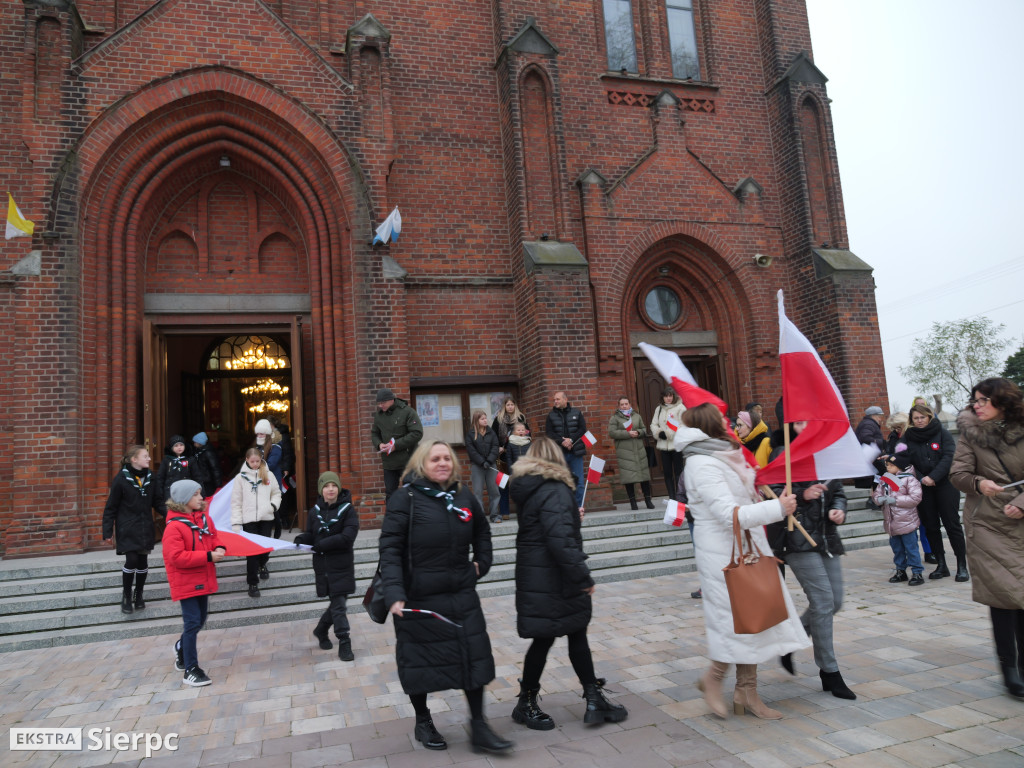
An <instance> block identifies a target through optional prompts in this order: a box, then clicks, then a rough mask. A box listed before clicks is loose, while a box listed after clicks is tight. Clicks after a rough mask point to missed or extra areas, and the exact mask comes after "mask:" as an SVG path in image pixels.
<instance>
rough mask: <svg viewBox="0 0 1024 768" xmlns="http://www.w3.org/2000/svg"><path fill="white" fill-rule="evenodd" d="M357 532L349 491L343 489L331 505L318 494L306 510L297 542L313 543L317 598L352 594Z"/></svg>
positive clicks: (356, 514) (354, 587) (355, 514)
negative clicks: (353, 547)
mask: <svg viewBox="0 0 1024 768" xmlns="http://www.w3.org/2000/svg"><path fill="white" fill-rule="evenodd" d="M358 535H359V513H358V512H356V508H355V507H353V506H352V494H351V493H349V490H348V488H342V489H341V492H340V493H339V494H338V498H337V500H336V501H335V502H334V503H333V504H328V503H327V502H326V501H324V497H323V496H320V497H319V498H317V500H316V506H314V507H313V508H312V509H311V510H309V517H308V518H307V520H306V530H305V532H304V533H300V534H299V535H298V536H296V537H295V543H296V544H311V545H313V572H314V573H315V574H316V594H317V596H318V597H334V596H336V595H351V594H352V593H353V592H355V591H356V575H355V555H354V554H353V552H352V545H353V543H354V542H355V540H356V536H358Z"/></svg>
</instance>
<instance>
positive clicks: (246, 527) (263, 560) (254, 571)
mask: <svg viewBox="0 0 1024 768" xmlns="http://www.w3.org/2000/svg"><path fill="white" fill-rule="evenodd" d="M242 530H243V531H245V532H246V533H255V534H257V535H259V536H270V535H271V534H272V533H273V532H274V521H273V520H257V521H256V522H255V523H243V524H242ZM268 560H270V553H269V552H265V553H263V554H262V555H250V556H249V557H247V558H245V581H246V583H247V584H250V585H252V584H259V583H260V566H263V565H266V564H267V561H268Z"/></svg>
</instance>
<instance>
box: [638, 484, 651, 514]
mask: <svg viewBox="0 0 1024 768" xmlns="http://www.w3.org/2000/svg"><path fill="white" fill-rule="evenodd" d="M640 488H641V489H642V490H643V492H644V504H646V505H647V508H648V509H654V502H653V501H651V484H650V482H648V481H647V480H645V481H644V482H642V483H640Z"/></svg>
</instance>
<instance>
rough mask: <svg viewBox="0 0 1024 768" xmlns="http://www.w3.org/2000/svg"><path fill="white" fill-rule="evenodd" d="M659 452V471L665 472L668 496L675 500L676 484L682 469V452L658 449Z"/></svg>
mask: <svg viewBox="0 0 1024 768" xmlns="http://www.w3.org/2000/svg"><path fill="white" fill-rule="evenodd" d="M658 453H660V454H661V471H662V472H663V473H664V474H665V487H666V488H667V489H668V497H669V498H670V499H672V501H675V500H676V486H677V485H678V484H679V475H680V474H681V473H682V471H683V454H681V453H680V452H679V451H658Z"/></svg>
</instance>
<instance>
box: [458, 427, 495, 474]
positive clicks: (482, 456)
mask: <svg viewBox="0 0 1024 768" xmlns="http://www.w3.org/2000/svg"><path fill="white" fill-rule="evenodd" d="M466 452H467V453H468V454H469V460H470V461H472V462H473V463H474V464H476V465H477V466H478V467H484V466H488V465H489V466H492V467H493V466H494V462H496V461H497V460H498V436H497V435H496V434H495V433H494V430H493V429H491V428H490V427H488V428H487V431H486V432H484V433H483V434H482V435H477V433H476V430H475V429H474V430H471V431H470V433H469V434H468V435H466Z"/></svg>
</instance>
